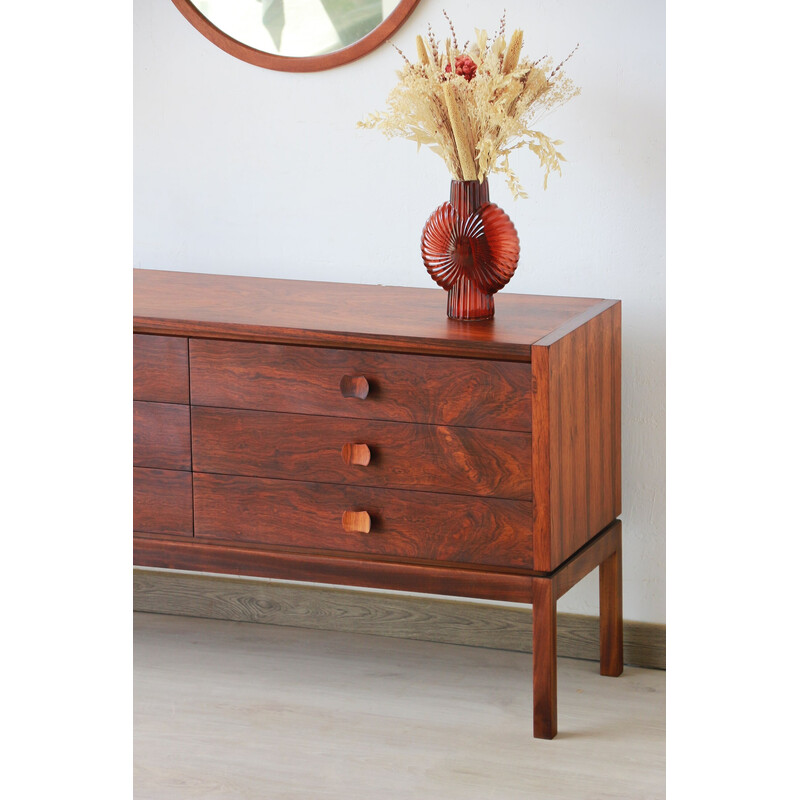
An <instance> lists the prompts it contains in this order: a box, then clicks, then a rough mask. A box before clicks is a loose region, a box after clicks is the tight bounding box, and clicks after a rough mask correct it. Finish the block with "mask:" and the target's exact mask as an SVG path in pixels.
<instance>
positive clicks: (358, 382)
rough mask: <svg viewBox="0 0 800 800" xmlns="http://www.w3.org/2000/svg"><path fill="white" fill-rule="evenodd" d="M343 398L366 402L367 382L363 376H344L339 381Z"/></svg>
mask: <svg viewBox="0 0 800 800" xmlns="http://www.w3.org/2000/svg"><path fill="white" fill-rule="evenodd" d="M339 389H340V390H341V392H342V396H343V397H357V398H358V399H359V400H366V398H367V395H368V394H369V381H368V380H367V379H366V378H365V377H364V376H363V375H345V376H344V377H343V378H342V379H341V381H339Z"/></svg>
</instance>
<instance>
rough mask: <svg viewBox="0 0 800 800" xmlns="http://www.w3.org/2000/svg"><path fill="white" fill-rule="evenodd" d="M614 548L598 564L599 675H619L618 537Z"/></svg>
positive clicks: (620, 651) (620, 539) (619, 588)
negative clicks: (612, 551)
mask: <svg viewBox="0 0 800 800" xmlns="http://www.w3.org/2000/svg"><path fill="white" fill-rule="evenodd" d="M615 535H616V538H617V548H616V551H615V552H614V553H613V554H612V555H610V556H609V557H608V558H607V559H606V560H605V561H603V562H601V563H600V674H601V675H610V676H612V677H616V676H617V675H621V674H622V535H621V526H618V527H617V529H616V534H615Z"/></svg>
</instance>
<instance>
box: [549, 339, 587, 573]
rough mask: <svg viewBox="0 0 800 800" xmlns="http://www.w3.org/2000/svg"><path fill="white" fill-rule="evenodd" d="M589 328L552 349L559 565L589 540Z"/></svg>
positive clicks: (557, 552)
mask: <svg viewBox="0 0 800 800" xmlns="http://www.w3.org/2000/svg"><path fill="white" fill-rule="evenodd" d="M586 364H587V358H586V325H582V326H581V327H579V328H577V329H576V330H574V331H572V332H571V333H569V334H567V335H566V336H564V337H563V338H562V339H559V341H558V342H556V343H555V344H554V345H553V346H552V347H551V352H550V366H551V370H553V372H555V373H557V374H558V380H557V381H553V385H554V389H555V390H557V391H558V392H559V397H558V400H557V402H554V398H553V397H551V419H552V420H555V419H556V418H557V420H558V438H557V439H555V442H554V443H555V446H556V447H557V448H558V451H559V458H558V462H559V470H558V472H554V473H553V479H554V480H555V481H556V485H557V489H554V492H553V494H554V496H555V497H556V501H557V503H558V509H559V514H558V519H559V528H558V530H559V532H560V535H559V536H558V537H557V539H556V540H555V541H554V542H553V554H554V555H555V557H556V560H557V562H556V563H560V562H561V561H563V560H564V559H565V558H567V556H569V555H570V554H572V553H574V552H575V551H576V550H578V549H579V548H580V547H581V546H582V545H583V544H585V543H586V542H587V541H588V540H589V538H590V535H589V522H588V511H587V494H588V478H589V474H588V473H589V469H588V467H589V464H588V452H589V448H588V447H587V440H588V438H589V425H588V422H589V421H588V412H589V403H588V402H587V391H586V382H587V375H586Z"/></svg>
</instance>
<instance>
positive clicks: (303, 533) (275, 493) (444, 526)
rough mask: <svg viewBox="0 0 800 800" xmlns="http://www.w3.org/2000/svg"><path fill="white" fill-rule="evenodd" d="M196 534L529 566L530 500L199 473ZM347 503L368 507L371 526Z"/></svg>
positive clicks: (281, 544)
mask: <svg viewBox="0 0 800 800" xmlns="http://www.w3.org/2000/svg"><path fill="white" fill-rule="evenodd" d="M194 498H195V536H196V537H197V538H207V539H218V540H226V541H235V542H240V543H244V542H257V543H260V544H264V545H271V546H276V547H301V548H309V549H313V550H326V551H327V550H335V551H342V552H352V553H359V554H369V555H374V556H386V557H387V558H409V559H421V560H426V561H439V562H442V561H444V562H463V563H471V564H491V565H496V566H502V567H522V568H530V566H531V561H532V554H531V550H532V546H533V535H532V525H533V512H532V505H531V503H529V502H522V501H516V500H495V499H489V498H479V497H470V498H463V497H456V496H454V495H441V494H430V493H427V492H405V491H397V490H393V489H374V488H368V487H354V486H336V485H330V484H329V485H324V484H315V483H296V482H294V481H282V480H270V479H266V478H247V477H241V476H233V475H207V474H203V473H197V474H195V476H194ZM345 511H356V512H366V513H367V514H369V517H370V530H369V532H368V533H359V532H351V531H347V530H345V529H344V527H343V521H342V515H343V513H344V512H345Z"/></svg>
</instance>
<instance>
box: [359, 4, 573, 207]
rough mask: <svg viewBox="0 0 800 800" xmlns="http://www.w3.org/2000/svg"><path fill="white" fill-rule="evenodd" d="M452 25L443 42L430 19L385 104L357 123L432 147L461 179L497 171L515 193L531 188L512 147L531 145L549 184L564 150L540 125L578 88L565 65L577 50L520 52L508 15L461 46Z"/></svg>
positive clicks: (520, 37)
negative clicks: (557, 59) (535, 55)
mask: <svg viewBox="0 0 800 800" xmlns="http://www.w3.org/2000/svg"><path fill="white" fill-rule="evenodd" d="M445 17H447V14H446V13H445ZM447 20H448V22H449V23H450V19H449V17H447ZM450 32H451V35H452V38H447V39H445V41H444V44H443V45H442V44H441V43H440V42H438V41H437V40H436V39H435V38H434V36H433V34H432V33H431V31H430V26H428V37H427V39H425V38H423V37H422V36H417V39H416V47H417V61H416V63H411V62H410V61H409V60H408V58H406V56H405V55H403V54H402V53H401V55H402V56H403V59H404V62H405V65H404V66H403V68H402V69H401V70H400V71H399V72H398V77H399V78H400V81H399V83H398V84H397V86H396V87H395V88H394V89H393V90H392V91H391V93H390V94H389V98H388V100H387V105H388V108H387V110H386V111H385V112H382V113H375V114H371V115H369V116H368V117H367V118H366V119H365V120H363V121H362V122H359V123H358V125H359V127H361V128H377V129H378V130H381V131H383V133H384V134H385V135H386V136H387V137H388V138H394V137H401V138H404V139H411V140H412V141H414V142H416V143H417V147H418V148H419V147H422V146H423V145H425V146H426V147H430V148H431V150H433V152H434V153H436V154H437V155H439V156H441V157H442V158H443V159H444V162H445V164H447V168H448V170H449V171H450V174H451V175H452V176H453V178H455V179H456V180H479V181H482V180H483V179H484V178H485V177H486V176H487V175H488V174H490V173H492V172H500V173H502V174H503V175H505V177H506V181H507V183H508V186H509V188H510V189H511V192H512V194H513V195H514V197H515V198H517V197H527V195H526V194H525V192H524V191H523V189H522V186H521V185H520V182H519V180H518V178H517V176H516V174H515V173H514V172H513V170H512V169H511V167H510V166H509V155H510V154H511V153H512V152H513V151H514V150H517V149H519V148H521V147H527V148H528V149H529V150H532V151H533V152H534V153H535V154H536V155H537V156H539V163H540V166H541V167H542V168H543V169H544V188H545V189H546V188H547V178H548V176H549V175H550V173H551V172H557V173H559V174H560V173H561V162H562V161H564V156H562V155H561V153H560V152H559V151H558V146H559V145H560V144H561V141H560V140H553V139H550V137H548V136H547V135H546V134H544V133H542V132H541V131H539V130H536V129H535V127H536V125H537V123H538V121H539V120H540V119H541V117H542V116H543V115H544V114H545V113H547V112H549V111H552V110H553V109H554V108H557V107H558V106H561V105H563V104H564V103H566V102H567V101H568V100H570V99H571V98H573V97H575V96H576V95H577V94H579V93H580V89H578V88H577V87H575V86H574V85H573V83H572V81H571V80H570V79H569V78H567V77H566V75H565V74H564V72H563V69H562V68H563V66H564V64H565V63H566V62H567V61H568V60H569V58H571V56H572V54H573V53H574V52H575V50H573V51H572V53H570V54H569V55H568V56H567V58H565V59H564V60H563V61H562V62H561V63H560V64H559V65H558V66H557V67H555V68H553V66H552V59H550V58H547V57H544V58H540V59H538V60H537V61H530V60H529V59H527V58H524V57H523V56H522V45H523V34H522V31H519V30H516V31H514V32H513V33H512V35H511V38H510V40H509V42H508V45H506V40H505V36H504V32H505V16H504V17H503V19H502V20H501V22H500V30H499V32H498V34H497V35H496V36H494V37H493V38H492V39H489V37H488V34H487V33H486V31H484V30H477V29H476V31H475V36H476V39H475V41H474V42H473V43H472V44H468V45H465V46H463V47H461V48H459V46H458V40H457V39H456V35H455V30H454V29H453V25H452V23H450ZM575 49H577V47H576V48H575Z"/></svg>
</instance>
